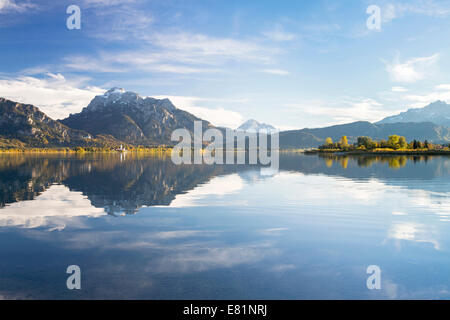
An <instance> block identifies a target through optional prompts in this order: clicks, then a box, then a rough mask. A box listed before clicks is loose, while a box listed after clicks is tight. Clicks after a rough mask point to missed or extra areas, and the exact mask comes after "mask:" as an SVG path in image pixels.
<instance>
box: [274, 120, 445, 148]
mask: <svg viewBox="0 0 450 320" xmlns="http://www.w3.org/2000/svg"><path fill="white" fill-rule="evenodd" d="M393 134H397V135H400V136H404V137H405V138H406V140H407V141H411V140H414V139H417V140H421V141H423V140H428V141H430V142H434V143H448V142H450V128H447V127H442V126H438V125H436V124H434V123H431V122H421V123H411V122H405V123H402V122H397V123H385V124H377V123H370V122H367V121H357V122H352V123H348V124H342V125H335V126H330V127H325V128H315V129H302V130H290V131H283V132H280V147H281V148H308V147H317V146H319V145H321V144H323V143H324V142H325V139H326V138H327V137H331V138H332V139H333V141H339V140H340V138H341V137H342V136H347V138H348V140H349V142H350V143H353V142H356V139H357V138H358V137H359V136H369V137H371V138H372V139H375V140H381V139H387V138H388V136H390V135H393Z"/></svg>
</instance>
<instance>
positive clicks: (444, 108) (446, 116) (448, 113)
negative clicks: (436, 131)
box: [377, 100, 450, 127]
mask: <svg viewBox="0 0 450 320" xmlns="http://www.w3.org/2000/svg"><path fill="white" fill-rule="evenodd" d="M397 122H432V123H435V124H437V125H440V126H443V127H450V105H449V104H447V103H445V102H444V101H439V100H438V101H436V102H433V103H431V104H429V105H427V106H425V107H423V108H415V109H408V110H407V111H405V112H402V113H400V114H398V115H395V116H391V117H387V118H384V119H383V120H381V121H379V122H377V124H385V123H397Z"/></svg>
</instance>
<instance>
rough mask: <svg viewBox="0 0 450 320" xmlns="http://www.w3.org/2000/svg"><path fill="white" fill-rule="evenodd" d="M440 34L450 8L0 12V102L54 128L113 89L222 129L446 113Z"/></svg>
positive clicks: (360, 2) (356, 0) (96, 3)
mask: <svg viewBox="0 0 450 320" xmlns="http://www.w3.org/2000/svg"><path fill="white" fill-rule="evenodd" d="M71 5H76V6H78V7H79V8H80V29H77V28H71V29H70V28H68V26H67V25H68V23H67V20H68V19H69V20H70V21H69V22H71V23H73V22H74V21H75V20H73V19H72V20H71V16H73V11H70V10H69V13H68V12H67V9H68V7H69V6H71ZM373 6H376V8H379V19H378V16H376V14H375V13H374V11H371V10H368V8H369V7H372V8H373ZM369 9H370V8H369ZM368 11H369V13H368ZM374 19H375V20H374ZM374 22H376V23H375V24H374ZM377 23H378V24H377ZM69 25H70V23H69ZM448 35H450V1H447V0H440V1H439V0H405V1H402V0H392V1H384V0H381V1H376V0H368V1H365V0H344V1H334V0H317V1H301V0H295V1H288V0H284V1H275V0H273V1H272V0H270V1H269V0H246V1H235V0H227V1H214V0H209V1H206V0H204V1H203V0H199V1H194V0H192V1H189V0H147V1H145V0H120V1H119V0H78V1H77V0H70V1H66V0H58V1H54V0H41V1H29V0H0V39H1V43H2V50H0V96H1V97H5V98H8V99H11V100H14V101H18V102H22V103H30V104H34V105H36V106H37V107H39V108H40V109H41V110H42V111H43V112H45V113H47V114H48V115H49V116H51V117H52V118H54V119H62V118H65V117H67V116H68V115H69V114H70V113H76V112H79V111H81V109H82V108H83V107H85V106H87V105H88V104H89V102H90V100H91V99H93V98H94V96H95V95H99V94H103V93H104V92H105V91H106V90H108V89H110V88H111V87H121V88H124V89H126V90H129V91H135V92H137V93H139V94H140V95H142V96H152V97H156V98H163V97H164V98H165V97H168V98H169V99H170V100H171V101H172V102H173V103H174V104H175V105H176V106H177V107H179V108H180V109H184V110H186V111H189V112H192V113H194V114H195V115H197V116H199V117H201V118H204V119H206V120H209V121H211V122H212V123H213V124H215V125H218V126H227V127H231V128H236V127H237V126H239V125H240V124H241V123H242V122H244V121H245V120H248V119H256V120H258V121H260V122H265V123H269V124H271V125H273V126H275V127H277V128H279V129H280V130H287V129H297V128H299V129H300V128H304V127H310V128H311V127H322V126H327V125H334V124H341V123H347V122H352V121H360V120H363V121H372V122H373V121H378V120H381V119H382V118H384V117H386V116H389V115H393V114H396V113H398V112H400V111H405V110H406V109H408V108H412V107H423V106H425V105H427V104H428V103H431V102H433V101H436V100H443V101H447V102H450V59H449V57H450V39H449V38H450V37H449V36H448Z"/></svg>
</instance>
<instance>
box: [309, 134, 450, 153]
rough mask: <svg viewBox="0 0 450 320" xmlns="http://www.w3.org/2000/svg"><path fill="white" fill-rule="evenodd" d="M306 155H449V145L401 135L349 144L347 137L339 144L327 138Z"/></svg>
mask: <svg viewBox="0 0 450 320" xmlns="http://www.w3.org/2000/svg"><path fill="white" fill-rule="evenodd" d="M305 152H306V153H339V152H344V153H351V154H365V153H376V154H413V155H414V154H449V155H450V145H449V144H434V143H431V142H429V141H427V140H425V141H419V140H415V139H414V140H412V141H410V142H407V141H406V138H405V137H403V136H399V135H391V136H389V137H388V139H387V140H379V141H376V140H373V139H372V138H370V137H365V136H364V137H358V138H357V140H356V142H355V143H353V144H351V143H349V142H348V139H347V136H342V137H341V139H340V140H339V141H338V142H333V140H332V139H331V138H326V140H325V143H324V144H323V145H321V146H319V147H318V148H317V149H312V150H308V151H305Z"/></svg>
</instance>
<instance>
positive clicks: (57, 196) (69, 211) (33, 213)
mask: <svg viewBox="0 0 450 320" xmlns="http://www.w3.org/2000/svg"><path fill="white" fill-rule="evenodd" d="M105 215H106V213H105V210H103V209H100V208H95V207H93V206H92V205H91V202H90V201H89V200H88V199H87V197H86V196H83V194H82V193H81V192H74V191H70V190H69V188H67V187H66V186H63V185H53V186H51V187H50V188H49V189H47V190H46V191H45V192H44V193H42V194H41V195H39V196H37V197H36V199H34V200H32V201H21V202H16V203H12V204H10V205H8V206H6V207H5V208H3V209H2V212H1V215H0V226H1V227H5V226H15V227H22V228H38V227H49V228H50V229H58V230H61V229H64V228H65V227H66V225H67V223H69V222H71V221H72V222H73V219H74V218H75V217H80V216H85V217H100V216H105Z"/></svg>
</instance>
